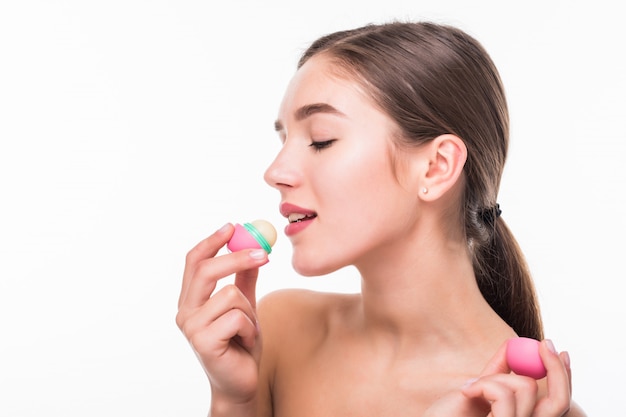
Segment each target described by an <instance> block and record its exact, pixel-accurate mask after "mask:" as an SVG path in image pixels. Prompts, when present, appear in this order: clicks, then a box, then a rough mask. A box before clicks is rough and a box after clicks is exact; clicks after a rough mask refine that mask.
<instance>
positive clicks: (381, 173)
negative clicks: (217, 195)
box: [177, 55, 584, 417]
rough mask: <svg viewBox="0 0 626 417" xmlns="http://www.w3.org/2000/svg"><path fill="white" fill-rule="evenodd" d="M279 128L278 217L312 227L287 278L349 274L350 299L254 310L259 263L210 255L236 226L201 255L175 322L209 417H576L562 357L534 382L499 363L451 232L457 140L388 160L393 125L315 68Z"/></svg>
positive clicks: (278, 295) (271, 299)
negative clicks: (221, 283) (294, 209)
mask: <svg viewBox="0 0 626 417" xmlns="http://www.w3.org/2000/svg"><path fill="white" fill-rule="evenodd" d="M303 109H304V110H306V111H304V110H303ZM276 125H277V130H278V133H279V135H280V138H281V141H282V143H283V147H282V149H281V151H280V152H279V154H278V155H277V157H276V159H275V160H274V162H273V163H272V164H271V166H270V167H269V168H268V170H267V172H266V174H265V179H266V181H267V182H268V184H270V185H271V186H272V187H274V188H276V189H277V190H278V191H279V192H280V195H281V203H285V202H286V203H290V204H294V205H297V206H299V207H303V208H306V209H308V210H313V211H315V213H316V214H317V217H316V218H315V219H314V220H312V221H311V223H310V224H309V226H308V227H306V228H305V229H303V230H302V231H300V232H299V233H297V234H295V235H292V236H290V240H291V242H292V244H293V258H292V261H293V265H294V268H295V269H296V271H297V272H298V273H300V274H302V275H320V274H326V273H330V272H332V271H335V270H337V269H339V268H341V267H344V266H347V265H353V266H355V267H356V269H357V270H358V272H359V273H360V275H361V284H362V285H361V293H359V294H331V293H317V292H311V291H305V290H281V291H277V292H274V293H271V294H269V295H267V296H265V297H264V298H263V299H262V300H260V302H259V305H258V306H257V305H256V295H255V285H256V280H257V276H258V268H259V267H261V266H262V265H264V264H265V263H266V262H267V255H266V254H265V253H264V252H263V251H251V250H245V251H241V252H237V253H231V254H225V255H220V256H216V255H217V253H218V251H219V250H220V249H221V248H222V247H223V246H224V245H225V244H226V243H227V242H228V239H229V238H230V236H231V235H232V232H233V227H232V225H226V226H225V227H223V228H222V229H220V230H219V231H217V232H216V233H214V234H213V235H211V236H210V237H208V238H207V239H206V240H204V241H202V242H201V243H199V244H198V245H197V246H196V247H195V248H194V249H192V250H191V251H190V252H189V254H188V255H187V262H186V266H185V272H184V277H183V286H182V291H181V296H180V301H179V312H178V315H177V324H178V326H179V327H180V328H181V329H182V331H183V333H184V334H185V336H186V337H187V338H188V339H189V341H190V343H191V345H192V347H193V349H194V351H195V352H196V354H197V356H198V358H199V360H200V362H201V363H202V365H203V367H204V369H205V371H206V373H207V375H208V378H209V381H210V384H211V415H212V416H213V417H217V416H231V417H235V416H276V417H283V416H299V417H309V416H311V417H313V416H324V417H326V416H362V417H367V416H372V417H374V416H376V417H380V416H424V417H443V416H465V417H473V416H482V417H484V416H493V417H509V416H511V417H513V416H515V417H529V416H534V417H558V416H568V417H577V416H583V415H584V413H582V411H581V410H580V409H579V407H577V406H576V405H575V404H573V403H572V401H571V370H570V362H569V356H568V355H567V353H566V352H562V353H560V354H558V353H557V351H556V350H555V349H554V347H553V345H552V343H551V342H550V341H548V340H545V341H542V343H541V346H540V354H541V357H542V360H543V362H544V364H545V366H546V369H547V371H548V376H547V377H546V378H545V379H543V380H541V381H538V382H537V381H535V380H534V379H531V378H528V377H525V376H518V375H515V374H513V373H511V372H510V369H509V368H508V366H507V364H506V355H505V347H506V342H507V340H508V339H510V338H512V337H516V334H515V332H514V331H513V330H512V329H511V328H510V327H509V326H508V325H507V324H506V323H505V322H504V321H502V319H501V318H500V317H499V316H498V315H497V314H496V313H495V312H494V311H493V310H492V309H491V308H490V307H489V305H488V304H487V302H486V301H485V300H484V298H483V297H482V295H481V293H480V291H479V289H478V286H477V284H476V280H475V277H474V273H473V269H472V264H471V259H470V256H469V253H468V250H467V247H466V244H465V240H464V237H463V236H462V232H461V230H462V229H461V227H460V217H459V213H458V212H459V209H458V207H459V205H460V204H461V202H460V198H461V190H462V186H463V181H464V176H463V175H464V174H463V164H464V163H465V160H466V157H467V150H466V148H465V145H464V143H463V141H462V140H461V139H459V138H458V137H456V136H454V135H442V136H440V137H438V138H436V139H434V140H433V141H431V142H430V143H428V144H427V145H424V146H421V147H419V148H405V147H398V146H397V145H396V140H395V135H397V127H396V126H395V124H394V122H393V121H392V120H391V119H390V118H389V117H388V116H387V115H386V114H385V113H384V112H382V111H380V110H379V109H378V108H377V107H376V106H375V105H374V104H373V103H372V102H371V101H370V100H369V98H368V97H367V96H366V95H365V94H364V93H363V92H362V91H361V89H360V88H359V86H358V84H357V83H355V82H354V81H352V80H350V79H349V78H348V77H345V76H342V74H341V73H339V72H338V71H337V70H336V68H334V67H333V65H332V64H331V63H330V62H329V61H328V60H327V59H326V58H325V57H324V56H323V55H319V56H316V57H314V58H312V59H310V60H309V61H307V63H306V64H305V65H304V66H303V67H302V68H300V69H299V70H298V72H297V73H296V75H295V76H294V78H293V79H292V82H291V83H290V85H289V87H288V89H287V92H286V94H285V97H284V100H283V103H282V105H281V108H280V111H279V117H278V121H277V123H276ZM423 189H427V190H428V192H426V193H424V192H422V190H423ZM232 275H234V276H235V282H234V285H228V286H226V287H224V288H222V289H221V290H219V291H217V292H215V293H214V291H215V289H216V285H217V281H218V280H220V279H222V278H225V277H229V276H232ZM261 334H262V337H261ZM568 410H569V411H568Z"/></svg>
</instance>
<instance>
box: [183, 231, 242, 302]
mask: <svg viewBox="0 0 626 417" xmlns="http://www.w3.org/2000/svg"><path fill="white" fill-rule="evenodd" d="M233 232H234V227H233V226H232V225H231V224H230V223H228V224H225V225H224V226H222V227H221V228H220V229H218V230H217V231H215V232H214V233H213V234H212V235H211V236H209V237H207V238H206V239H204V240H202V241H201V242H199V243H198V244H197V245H196V246H194V247H193V248H192V249H191V250H190V251H189V252H188V253H187V256H186V258H185V269H184V271H183V283H182V288H181V291H180V297H179V298H178V306H179V307H180V305H181V304H182V302H183V300H184V298H185V297H186V296H187V293H188V291H189V285H190V282H191V279H192V277H193V274H194V272H195V270H196V268H197V266H198V263H199V262H200V261H202V260H204V259H207V258H212V257H214V256H215V255H216V254H217V252H218V251H219V250H220V248H222V247H223V246H224V245H225V244H226V243H227V242H228V240H229V239H230V237H231V236H232V234H233Z"/></svg>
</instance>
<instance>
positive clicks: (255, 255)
mask: <svg viewBox="0 0 626 417" xmlns="http://www.w3.org/2000/svg"><path fill="white" fill-rule="evenodd" d="M265 255H266V252H265V251H264V250H263V249H255V250H253V251H250V257H251V258H252V259H263V258H265Z"/></svg>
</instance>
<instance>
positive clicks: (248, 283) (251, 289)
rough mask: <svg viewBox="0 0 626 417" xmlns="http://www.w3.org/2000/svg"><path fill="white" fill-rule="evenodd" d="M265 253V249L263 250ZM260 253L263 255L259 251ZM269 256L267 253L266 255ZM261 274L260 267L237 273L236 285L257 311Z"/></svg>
mask: <svg viewBox="0 0 626 417" xmlns="http://www.w3.org/2000/svg"><path fill="white" fill-rule="evenodd" d="M263 253H265V251H263ZM259 255H262V254H261V253H260V252H259ZM264 256H265V257H267V254H265V255H264ZM258 276H259V268H252V269H246V270H245V271H240V272H237V274H236V275H235V285H236V286H237V288H239V290H241V292H242V294H243V295H244V296H245V297H246V298H247V299H248V301H249V302H250V305H251V306H252V309H253V310H255V311H256V282H257V278H258Z"/></svg>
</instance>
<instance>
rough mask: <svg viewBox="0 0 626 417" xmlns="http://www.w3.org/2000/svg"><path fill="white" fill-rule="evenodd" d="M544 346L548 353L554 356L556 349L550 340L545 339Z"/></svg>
mask: <svg viewBox="0 0 626 417" xmlns="http://www.w3.org/2000/svg"><path fill="white" fill-rule="evenodd" d="M546 346H547V347H548V350H549V351H550V352H552V353H554V354H555V355H556V354H557V352H556V348H555V347H554V343H552V340H550V339H546Z"/></svg>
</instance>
